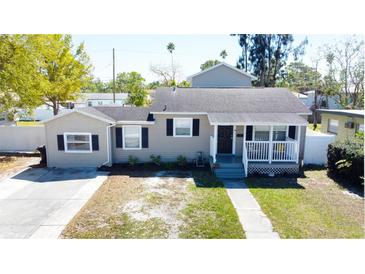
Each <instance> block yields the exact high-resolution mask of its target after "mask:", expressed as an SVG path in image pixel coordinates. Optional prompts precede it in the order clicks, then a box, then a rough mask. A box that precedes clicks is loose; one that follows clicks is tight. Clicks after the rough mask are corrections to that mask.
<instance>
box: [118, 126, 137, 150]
mask: <svg viewBox="0 0 365 274" xmlns="http://www.w3.org/2000/svg"><path fill="white" fill-rule="evenodd" d="M127 127H135V128H138V129H139V130H138V132H139V147H138V148H137V147H126V146H125V139H126V130H125V129H126V128H127ZM122 128H123V131H122V135H123V149H124V150H141V149H142V126H141V125H123V127H122Z"/></svg>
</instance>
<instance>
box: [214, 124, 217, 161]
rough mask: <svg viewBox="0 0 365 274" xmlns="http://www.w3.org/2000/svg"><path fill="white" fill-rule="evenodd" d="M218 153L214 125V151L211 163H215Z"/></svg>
mask: <svg viewBox="0 0 365 274" xmlns="http://www.w3.org/2000/svg"><path fill="white" fill-rule="evenodd" d="M217 152H218V125H214V151H213V153H214V154H213V155H214V156H213V163H215V162H216V161H217Z"/></svg>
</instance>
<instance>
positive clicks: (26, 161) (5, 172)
mask: <svg viewBox="0 0 365 274" xmlns="http://www.w3.org/2000/svg"><path fill="white" fill-rule="evenodd" d="M39 161H40V158H39V157H17V156H0V182H1V181H2V180H4V179H6V178H8V177H11V176H12V175H15V174H16V173H18V172H19V171H21V170H22V169H24V168H26V167H28V166H33V165H37V164H39Z"/></svg>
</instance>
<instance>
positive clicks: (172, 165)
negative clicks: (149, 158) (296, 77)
mask: <svg viewBox="0 0 365 274" xmlns="http://www.w3.org/2000/svg"><path fill="white" fill-rule="evenodd" d="M164 168H165V169H167V170H171V169H174V168H175V163H172V162H167V163H164Z"/></svg>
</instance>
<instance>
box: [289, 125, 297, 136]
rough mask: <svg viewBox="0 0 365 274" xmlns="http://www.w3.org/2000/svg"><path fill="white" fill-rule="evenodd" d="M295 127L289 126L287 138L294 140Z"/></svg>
mask: <svg viewBox="0 0 365 274" xmlns="http://www.w3.org/2000/svg"><path fill="white" fill-rule="evenodd" d="M295 128H296V127H295V126H289V132H288V136H289V138H292V139H295Z"/></svg>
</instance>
